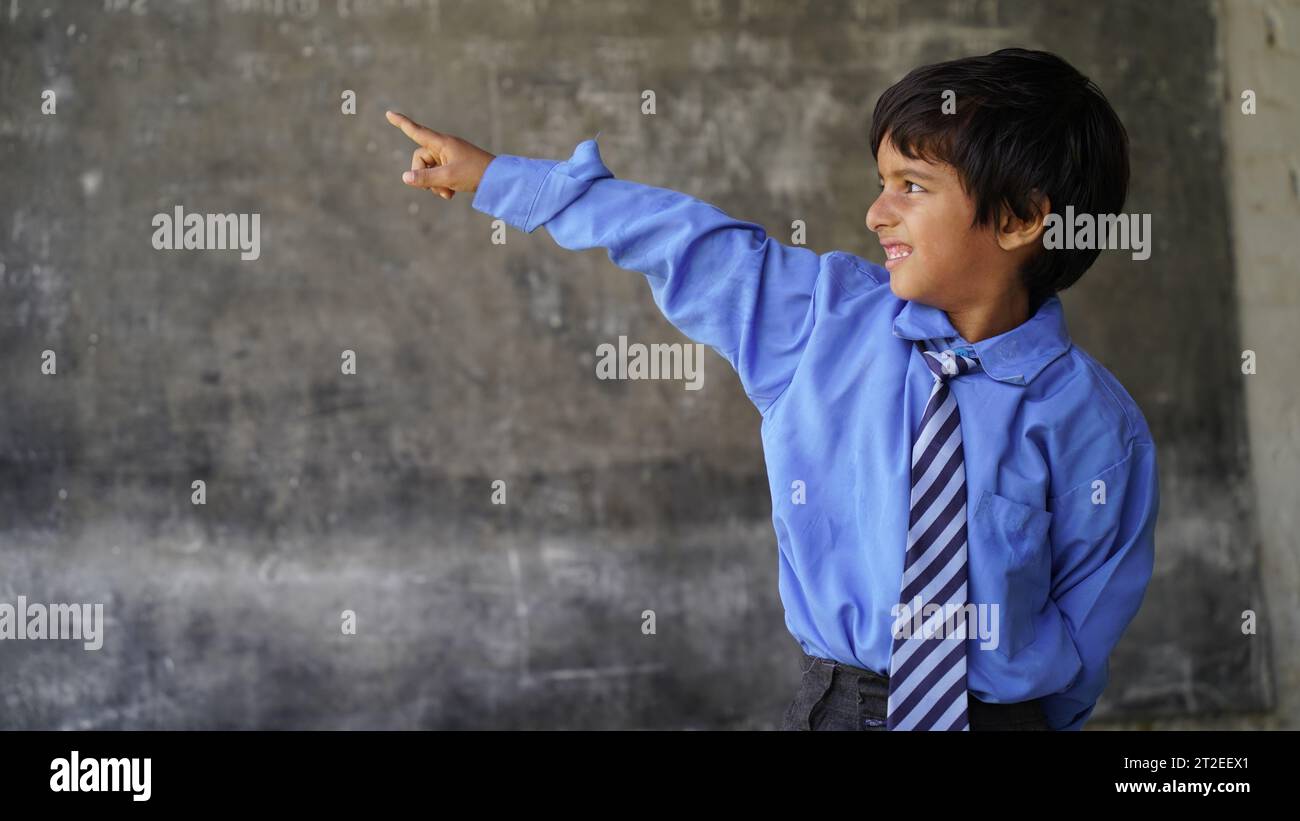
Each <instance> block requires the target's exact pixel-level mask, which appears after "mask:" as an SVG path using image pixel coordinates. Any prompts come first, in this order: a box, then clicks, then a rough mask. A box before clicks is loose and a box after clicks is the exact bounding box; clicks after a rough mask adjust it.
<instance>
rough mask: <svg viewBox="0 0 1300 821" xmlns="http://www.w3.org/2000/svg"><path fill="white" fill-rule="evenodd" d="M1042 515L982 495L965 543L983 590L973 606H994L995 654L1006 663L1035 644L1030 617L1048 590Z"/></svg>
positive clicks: (1046, 516)
mask: <svg viewBox="0 0 1300 821" xmlns="http://www.w3.org/2000/svg"><path fill="white" fill-rule="evenodd" d="M1051 524H1052V514H1051V513H1050V512H1049V511H1046V510H1040V509H1038V508H1036V507H1031V506H1029V505H1023V504H1021V503H1020V502H1016V501H1013V500H1011V499H1008V498H1007V497H1005V496H999V495H998V494H996V493H990V492H989V491H987V490H986V491H984V493H983V495H981V496H980V501H979V504H978V505H977V506H976V508H975V516H974V520H973V522H972V529H973V532H972V535H973V536H974V538H973V539H971V540H970V543H969V545H968V547H969V548H970V561H971V563H972V571H974V570H975V567H978V568H979V572H978V573H975V572H972V574H971V575H972V577H973V578H975V579H978V580H979V581H980V582H981V583H982V584H981V587H982V588H983V589H980V590H974V589H972V591H971V592H972V595H973V596H976V597H977V598H974V599H972V601H975V602H977V603H991V602H998V604H999V607H998V611H999V612H998V618H999V624H998V628H999V629H998V645H997V647H996V648H994V649H996V650H997V652H999V653H1001V654H1002V655H1003V656H1005V657H1006V658H1011V657H1012V656H1014V655H1015V654H1016V653H1018V652H1020V651H1021V650H1022V649H1023V648H1025V647H1027V646H1028V645H1030V644H1033V643H1034V639H1035V633H1034V617H1035V616H1036V615H1037V614H1038V613H1039V612H1040V611H1041V610H1042V609H1043V606H1044V605H1045V604H1046V603H1047V594H1048V591H1049V590H1050V589H1051V575H1052V551H1051V548H1050V545H1049V544H1048V533H1049V529H1050V527H1051Z"/></svg>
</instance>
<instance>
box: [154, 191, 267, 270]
mask: <svg viewBox="0 0 1300 821" xmlns="http://www.w3.org/2000/svg"><path fill="white" fill-rule="evenodd" d="M150 224H151V225H153V227H154V228H155V229H157V230H155V231H154V232H153V247H154V248H156V249H157V250H159V251H233V250H239V251H240V252H241V253H240V254H239V258H240V259H243V260H249V259H257V258H258V257H259V256H261V255H262V237H261V233H262V232H261V228H262V215H261V214H193V213H191V214H186V213H185V210H184V209H183V208H182V207H181V206H179V205H178V206H176V208H175V209H174V210H173V213H172V214H168V213H165V212H159V213H157V214H154V215H153V221H152V222H151V223H150Z"/></svg>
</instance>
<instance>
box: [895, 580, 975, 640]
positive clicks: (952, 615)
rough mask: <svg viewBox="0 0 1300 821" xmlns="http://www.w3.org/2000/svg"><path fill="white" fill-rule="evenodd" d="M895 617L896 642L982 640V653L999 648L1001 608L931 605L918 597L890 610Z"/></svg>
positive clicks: (952, 603) (971, 604)
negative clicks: (912, 640) (999, 612)
mask: <svg viewBox="0 0 1300 821" xmlns="http://www.w3.org/2000/svg"><path fill="white" fill-rule="evenodd" d="M889 615H891V616H893V617H894V623H893V626H892V627H891V631H892V633H893V636H894V638H896V639H904V640H906V639H910V638H918V639H954V640H957V639H962V640H964V639H968V638H969V639H973V638H976V637H978V638H979V639H980V640H981V644H980V649H981V650H991V649H993V648H995V647H997V646H998V633H999V632H1000V631H999V629H998V605H997V603H996V602H993V603H990V604H976V603H974V602H966V603H965V604H957V603H955V602H944V603H943V604H937V603H935V602H930V603H928V604H922V600H921V596H920V595H919V594H918V595H915V596H913V597H912V601H910V602H899V603H898V604H895V605H893V606H892V607H890V609H889Z"/></svg>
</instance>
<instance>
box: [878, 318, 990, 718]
mask: <svg viewBox="0 0 1300 821" xmlns="http://www.w3.org/2000/svg"><path fill="white" fill-rule="evenodd" d="M938 341H940V342H943V343H944V344H943V345H941V346H935V347H929V346H928V345H927V346H923V345H922V344H921V343H920V342H917V347H918V348H919V349H920V350H921V357H922V358H923V359H924V360H925V363H926V364H927V365H929V366H930V370H931V371H933V372H934V386H933V387H932V388H931V389H930V399H929V401H928V402H926V405H925V414H924V415H923V416H922V417H921V425H920V433H918V434H917V436H916V442H915V443H914V444H913V445H912V515H911V518H910V521H909V522H908V531H907V557H906V558H905V559H904V561H903V589H902V593H901V594H900V595H899V603H900V604H901V605H903V607H904V609H903V610H902V611H901V612H900V614H899V616H898V618H896V619H895V621H894V644H893V648H892V650H891V652H890V657H889V701H888V708H887V713H886V719H887V720H886V724H887V726H888V728H889V729H890V730H969V729H970V722H969V720H968V717H967V715H966V640H965V639H966V619H965V616H966V613H965V607H964V606H965V605H966V603H967V601H966V596H967V592H966V466H965V463H964V461H963V455H962V447H961V416H960V414H959V413H958V412H957V397H956V396H954V395H953V393H952V391H951V390H950V389H949V387H948V380H949V379H952V378H953V377H955V376H961V375H962V374H965V373H970V372H972V371H974V370H976V369H978V368H979V360H978V359H977V358H976V357H975V351H974V349H972V348H960V349H958V351H953V350H950V349H948V347H947V346H948V345H949V344H951V342H952V341H953V340H952V339H948V340H938ZM927 348H929V349H927ZM931 604H935V605H939V606H940V607H941V608H942V609H941V610H932V609H931V608H930V607H929V606H930V605H931ZM918 612H919V613H920V614H921V615H920V618H922V619H924V621H923V624H922V628H921V630H920V632H919V633H918V632H915V631H914V630H912V628H913V626H914V625H915V624H916V623H917V622H916V620H914V617H915V616H916V614H917V613H918ZM932 613H933V615H931V614H932ZM945 615H946V616H947V617H948V618H947V620H946V621H944V617H945ZM941 622H942V623H941ZM936 631H937V635H936ZM926 636H931V637H932V638H930V639H929V640H927V639H926V638H925V637H926Z"/></svg>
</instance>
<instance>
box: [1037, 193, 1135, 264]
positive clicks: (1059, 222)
mask: <svg viewBox="0 0 1300 821" xmlns="http://www.w3.org/2000/svg"><path fill="white" fill-rule="evenodd" d="M1043 225H1044V227H1045V229H1046V230H1045V231H1044V232H1043V246H1044V247H1045V248H1048V249H1050V250H1057V249H1064V250H1067V251H1073V250H1075V249H1079V250H1092V249H1094V248H1096V249H1099V250H1102V251H1105V250H1107V249H1124V250H1130V249H1131V250H1132V251H1133V254H1132V257H1133V259H1149V258H1150V257H1151V248H1150V245H1151V215H1150V214H1098V215H1096V216H1093V215H1092V214H1079V215H1077V216H1076V215H1075V213H1074V206H1073V205H1067V206H1066V207H1065V216H1064V217H1062V216H1061V215H1060V214H1048V215H1047V218H1046V219H1045V220H1043Z"/></svg>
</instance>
